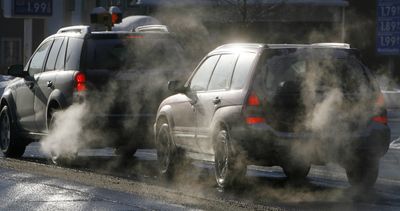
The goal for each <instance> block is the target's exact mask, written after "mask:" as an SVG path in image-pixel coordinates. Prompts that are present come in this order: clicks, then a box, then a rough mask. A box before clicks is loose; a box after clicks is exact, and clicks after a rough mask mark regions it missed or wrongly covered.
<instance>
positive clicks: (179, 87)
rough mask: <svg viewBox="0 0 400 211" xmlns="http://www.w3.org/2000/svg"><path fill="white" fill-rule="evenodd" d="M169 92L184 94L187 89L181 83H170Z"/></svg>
mask: <svg viewBox="0 0 400 211" xmlns="http://www.w3.org/2000/svg"><path fill="white" fill-rule="evenodd" d="M168 90H170V91H173V92H176V93H182V92H185V91H186V88H185V87H184V86H183V84H182V82H181V81H177V80H175V81H168Z"/></svg>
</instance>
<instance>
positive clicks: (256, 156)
mask: <svg viewBox="0 0 400 211" xmlns="http://www.w3.org/2000/svg"><path fill="white" fill-rule="evenodd" d="M326 133H328V135H327V134H326ZM326 133H325V132H324V133H323V134H312V133H302V134H300V133H285V132H279V131H276V130H274V129H273V128H271V127H270V126H268V125H267V124H257V125H251V126H242V127H236V128H232V130H231V135H232V137H233V140H235V141H236V143H237V144H238V145H239V146H240V147H241V148H242V149H244V150H245V152H246V154H247V156H248V158H250V160H253V161H261V164H263V165H280V163H281V162H282V161H283V160H285V159H290V158H291V157H293V156H294V155H297V156H302V158H304V159H308V160H309V161H310V162H312V163H326V162H338V163H341V164H345V163H348V162H352V161H353V160H354V159H359V158H365V157H369V158H380V157H382V156H383V155H384V154H385V153H386V152H387V150H388V148H389V144H390V129H389V127H388V126H387V125H383V124H379V123H375V122H371V123H370V124H368V126H367V127H366V128H365V129H363V130H359V131H358V132H354V131H352V133H349V134H338V133H332V134H329V132H326ZM296 159H297V158H296ZM263 162H271V163H269V164H268V163H263Z"/></svg>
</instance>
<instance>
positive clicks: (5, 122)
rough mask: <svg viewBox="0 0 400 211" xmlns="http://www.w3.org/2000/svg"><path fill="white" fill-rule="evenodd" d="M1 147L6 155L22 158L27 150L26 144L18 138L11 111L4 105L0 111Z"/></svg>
mask: <svg viewBox="0 0 400 211" xmlns="http://www.w3.org/2000/svg"><path fill="white" fill-rule="evenodd" d="M0 124H1V125H0V145H1V146H0V147H1V151H2V152H3V154H4V156H5V157H10V158H20V157H21V156H22V155H23V154H24V152H25V148H26V146H25V144H24V143H18V142H17V140H16V134H15V132H14V131H15V128H14V125H13V123H12V121H11V115H10V111H9V109H8V107H7V106H4V107H3V108H2V109H1V112H0Z"/></svg>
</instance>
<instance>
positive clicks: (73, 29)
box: [57, 26, 91, 35]
mask: <svg viewBox="0 0 400 211" xmlns="http://www.w3.org/2000/svg"><path fill="white" fill-rule="evenodd" d="M90 32H91V28H90V26H69V27H64V28H61V29H59V30H58V31H57V34H61V33H79V34H82V35H86V34H88V33H90Z"/></svg>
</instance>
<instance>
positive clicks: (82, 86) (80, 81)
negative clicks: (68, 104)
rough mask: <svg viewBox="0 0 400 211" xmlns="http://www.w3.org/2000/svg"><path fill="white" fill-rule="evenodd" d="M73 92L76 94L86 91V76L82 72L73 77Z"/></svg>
mask: <svg viewBox="0 0 400 211" xmlns="http://www.w3.org/2000/svg"><path fill="white" fill-rule="evenodd" d="M75 90H76V91H78V92H81V91H86V76H85V74H83V73H82V72H78V73H77V74H76V75H75Z"/></svg>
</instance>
